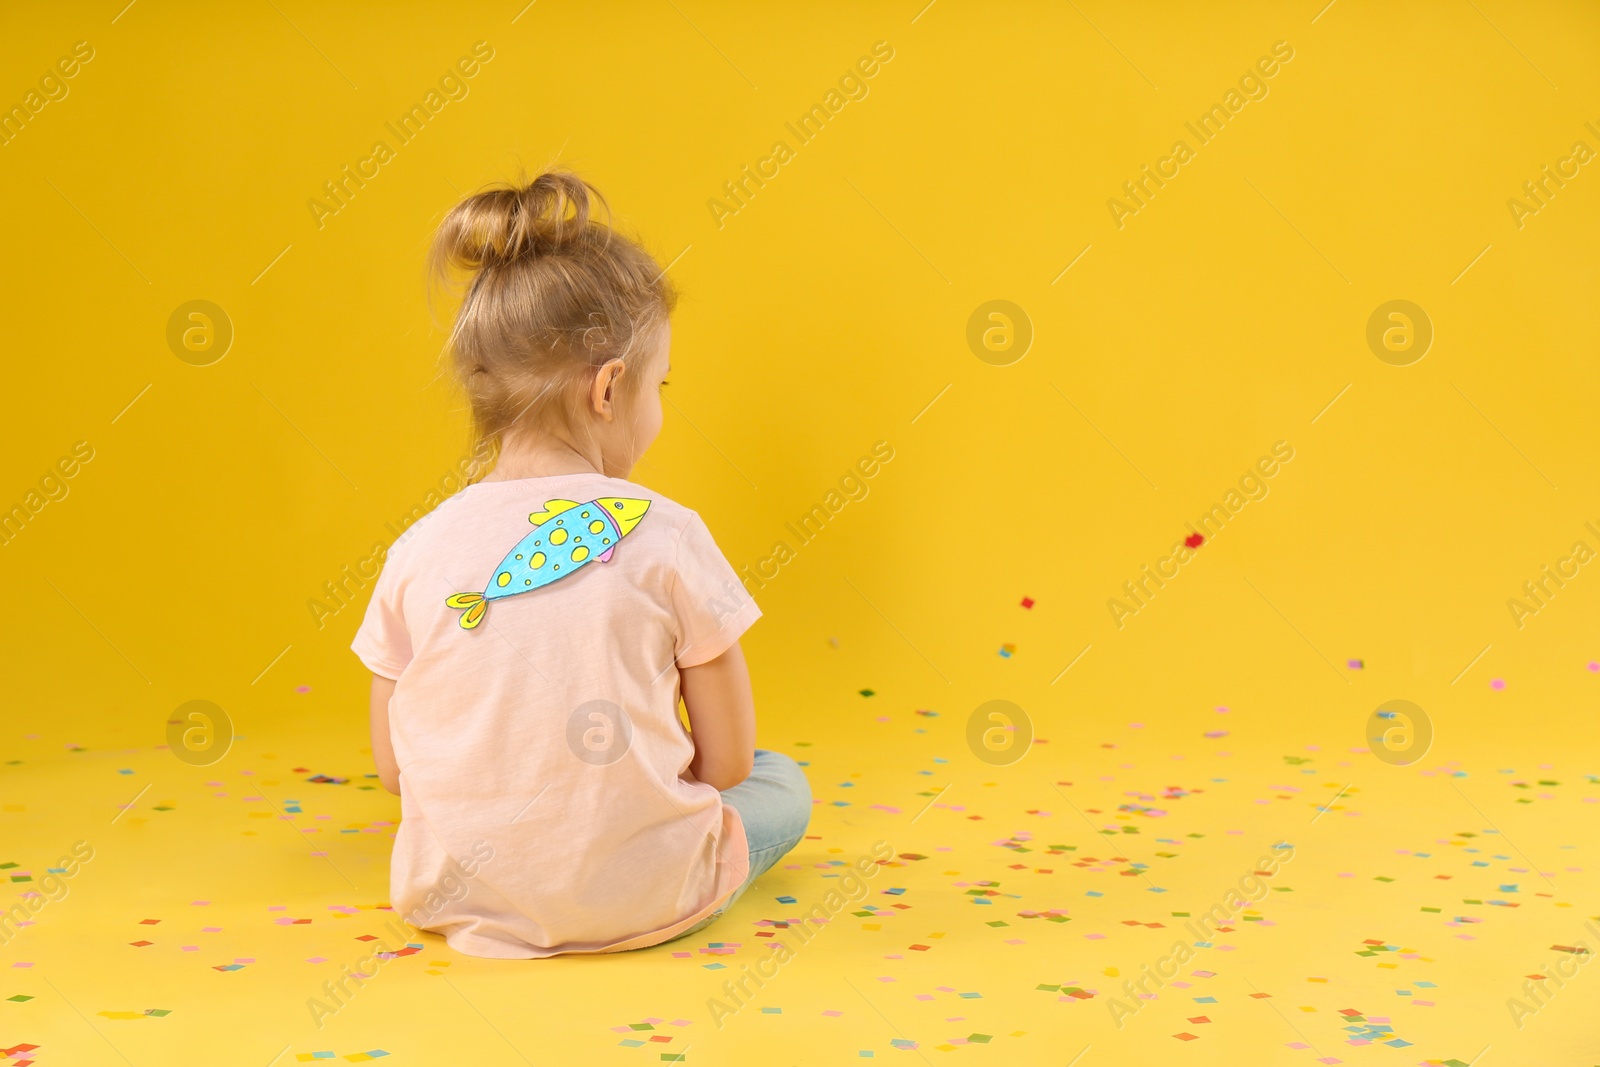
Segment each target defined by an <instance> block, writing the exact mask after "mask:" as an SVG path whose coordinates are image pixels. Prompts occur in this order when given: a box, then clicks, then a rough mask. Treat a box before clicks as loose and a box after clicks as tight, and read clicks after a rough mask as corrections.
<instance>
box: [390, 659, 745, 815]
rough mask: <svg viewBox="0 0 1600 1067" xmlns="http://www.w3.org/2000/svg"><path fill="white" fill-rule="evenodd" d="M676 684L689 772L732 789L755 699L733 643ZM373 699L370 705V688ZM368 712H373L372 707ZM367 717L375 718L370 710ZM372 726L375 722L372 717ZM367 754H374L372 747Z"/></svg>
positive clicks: (740, 777)
mask: <svg viewBox="0 0 1600 1067" xmlns="http://www.w3.org/2000/svg"><path fill="white" fill-rule="evenodd" d="M679 683H680V685H681V687H682V691H683V705H684V707H685V708H687V709H688V712H689V732H690V734H691V735H692V737H693V739H694V759H692V760H690V762H689V771H690V773H691V774H693V775H694V776H695V779H696V780H697V781H701V782H705V783H706V784H707V785H711V786H715V787H716V788H717V789H719V790H720V789H732V788H733V787H734V786H736V785H738V784H739V783H740V782H742V781H744V780H745V779H746V778H748V777H750V768H751V766H752V765H753V764H754V763H755V755H756V706H755V698H754V697H753V696H752V695H751V693H750V672H749V671H748V670H747V669H746V668H745V664H744V652H743V651H741V650H740V648H739V643H738V642H737V641H735V642H734V643H733V644H732V645H731V646H730V647H729V648H728V650H727V651H726V652H724V653H723V654H722V655H720V656H718V657H717V658H716V659H714V660H711V661H710V662H708V663H702V664H700V665H699V666H696V667H685V668H683V669H682V670H681V671H680V672H679ZM390 684H391V685H392V684H393V683H390ZM373 694H374V695H373V699H374V700H376V699H377V695H376V694H377V690H376V689H374V690H373ZM373 707H374V708H376V707H377V705H376V703H374V705H373ZM373 715H374V716H376V715H377V712H376V710H374V712H373ZM373 721H374V722H376V721H377V719H376V717H374V719H373ZM385 721H386V722H387V719H386V720H385ZM385 737H386V738H387V733H386V734H385ZM372 750H373V752H374V753H376V752H377V750H378V746H377V744H376V743H374V744H373V746H372ZM390 758H391V759H392V758H393V757H392V756H391V757H390Z"/></svg>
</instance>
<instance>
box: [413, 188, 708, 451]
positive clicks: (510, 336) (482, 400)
mask: <svg viewBox="0 0 1600 1067" xmlns="http://www.w3.org/2000/svg"><path fill="white" fill-rule="evenodd" d="M596 204H597V205H599V206H600V207H601V208H607V205H606V201H605V198H604V197H603V196H601V195H600V192H599V190H597V189H595V188H594V186H592V185H590V184H589V183H588V182H586V181H584V180H583V179H581V178H579V177H578V176H577V175H575V174H570V173H567V172H565V171H549V172H547V173H544V174H541V175H539V176H538V177H537V178H535V179H533V181H531V182H528V183H527V184H524V185H517V184H509V185H505V186H499V187H494V188H490V189H486V190H484V191H483V192H480V193H474V194H473V195H472V196H469V197H467V198H466V199H465V200H463V201H462V202H461V203H459V204H457V205H456V206H455V207H454V208H452V209H451V211H450V213H449V214H448V215H446V216H445V219H444V222H443V223H441V224H440V226H439V230H438V232H437V233H436V234H435V235H434V239H433V249H432V251H431V253H430V255H429V273H430V275H431V277H432V278H433V280H434V282H435V283H449V282H451V281H453V280H456V279H457V278H459V277H460V276H461V275H463V274H464V275H465V278H464V279H462V280H463V281H464V290H465V291H464V293H463V295H462V300H461V305H460V307H459V309H458V310H457V312H456V316H455V322H454V324H453V325H452V327H451V330H450V340H449V346H448V351H449V356H450V362H451V364H452V366H453V368H454V371H455V376H456V378H457V380H458V381H459V382H460V383H461V386H462V388H463V389H464V390H465V391H466V394H467V400H468V402H469V404H470V405H471V408H472V422H473V434H474V442H473V445H474V447H473V453H474V455H477V456H482V457H485V458H488V457H492V456H493V455H494V454H496V453H497V452H498V450H499V446H500V444H501V442H502V440H503V438H504V436H505V434H506V432H507V431H509V430H511V429H513V428H514V427H528V428H542V429H550V428H552V427H559V428H561V429H563V430H566V431H567V432H569V433H577V432H578V431H577V428H578V427H579V426H580V425H582V421H581V418H580V416H581V413H582V411H583V410H584V407H585V404H586V396H587V392H588V388H589V385H590V382H591V381H592V380H593V375H594V372H595V371H596V370H598V369H599V368H600V367H601V366H602V365H604V364H605V363H607V362H609V361H610V360H613V359H620V360H622V362H623V365H624V367H625V368H626V371H625V372H624V374H623V376H622V378H621V380H620V382H619V386H620V393H621V396H620V397H619V403H620V404H622V405H624V406H625V405H626V404H627V403H629V402H631V400H632V399H633V398H634V397H635V396H636V395H637V392H638V390H639V388H640V387H641V386H642V385H643V384H644V381H643V379H644V375H643V374H642V373H641V364H642V363H643V361H644V360H645V359H646V358H647V357H648V356H649V354H650V351H651V348H652V345H653V342H654V341H655V339H656V338H658V337H659V336H660V335H661V330H662V328H663V327H664V326H665V325H666V321H667V318H668V316H669V315H670V314H671V313H672V309H673V308H674V307H675V306H676V304H677V299H678V297H677V291H676V290H675V289H674V288H673V286H672V284H671V282H669V281H668V280H667V278H666V275H665V273H664V272H663V271H662V270H661V267H660V266H659V265H658V264H657V263H656V261H655V259H654V258H653V257H652V256H651V255H650V254H649V253H648V252H646V251H645V250H644V249H643V248H641V247H640V246H639V245H638V244H636V243H635V242H634V241H632V240H630V239H629V238H628V237H626V236H624V235H623V234H621V233H619V232H617V231H616V230H614V229H613V228H612V227H611V225H609V209H608V208H607V219H608V221H606V222H602V221H599V220H598V219H595V218H592V217H591V214H592V207H593V205H596ZM629 372H631V373H629Z"/></svg>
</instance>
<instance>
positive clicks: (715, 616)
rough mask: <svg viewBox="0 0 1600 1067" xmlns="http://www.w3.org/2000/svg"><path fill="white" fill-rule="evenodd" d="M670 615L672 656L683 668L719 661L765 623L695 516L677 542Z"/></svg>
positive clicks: (758, 610) (737, 577) (699, 519)
mask: <svg viewBox="0 0 1600 1067" xmlns="http://www.w3.org/2000/svg"><path fill="white" fill-rule="evenodd" d="M672 611H673V615H674V616H675V617H676V620H677V634H676V638H675V642H674V645H673V651H674V653H675V658H676V659H677V663H678V666H679V667H696V666H699V665H700V664H702V663H709V662H710V661H711V660H714V659H716V658H717V657H718V656H720V655H722V654H723V653H724V652H726V651H727V650H728V649H729V648H730V647H732V645H733V643H734V642H735V641H737V640H739V636H740V635H741V634H743V633H744V632H745V631H746V630H748V629H750V627H751V625H753V624H754V623H755V621H756V620H757V619H759V618H760V617H761V609H760V608H758V607H756V602H755V601H754V600H753V599H752V598H751V596H750V594H749V592H747V591H746V590H745V587H744V586H743V585H742V584H741V583H740V581H739V576H738V575H737V574H735V573H734V572H733V567H732V566H730V565H729V564H728V561H727V559H726V558H724V557H723V555H722V552H721V550H720V549H718V548H717V543H716V541H714V540H713V539H712V537H711V531H710V530H708V529H706V524H705V523H704V522H703V521H702V520H701V518H700V516H699V515H695V514H693V513H691V514H690V516H689V521H688V522H687V523H686V524H685V525H684V528H683V532H682V533H681V534H680V535H679V536H678V551H677V573H676V574H675V575H674V578H673V583H672Z"/></svg>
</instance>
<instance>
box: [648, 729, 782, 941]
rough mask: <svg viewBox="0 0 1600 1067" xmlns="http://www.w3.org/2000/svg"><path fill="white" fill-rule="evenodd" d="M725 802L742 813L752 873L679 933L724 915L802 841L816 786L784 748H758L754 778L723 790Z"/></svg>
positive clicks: (709, 922) (682, 934) (696, 929)
mask: <svg viewBox="0 0 1600 1067" xmlns="http://www.w3.org/2000/svg"><path fill="white" fill-rule="evenodd" d="M722 802H723V803H724V804H727V805H729V806H730V807H732V808H733V809H734V810H735V811H737V812H738V813H739V819H740V821H741V822H743V823H744V836H745V841H746V842H747V843H748V844H749V846H750V874H749V875H748V876H747V877H746V878H745V880H744V884H743V885H741V886H740V887H739V888H738V889H737V890H735V891H734V894H733V896H731V897H729V898H728V899H727V901H726V902H724V903H723V905H722V907H720V908H718V909H717V910H716V911H714V912H712V913H711V914H710V915H708V916H706V917H705V918H704V919H701V920H700V921H699V922H698V923H696V924H695V925H693V926H691V927H689V929H687V930H685V931H684V932H683V933H681V934H679V935H678V937H674V938H673V939H672V940H673V941H676V940H678V938H679V937H688V936H689V935H690V934H692V933H695V932H696V931H698V930H702V929H704V928H705V927H707V926H710V925H711V924H712V923H714V922H716V921H717V920H718V919H719V918H721V917H722V913H723V912H725V911H727V910H728V909H729V908H730V907H732V906H733V902H734V901H736V900H738V899H739V898H740V897H741V896H743V895H744V891H745V890H746V889H749V888H750V886H751V885H753V884H754V883H755V880H756V879H757V878H759V877H760V876H761V875H763V874H765V873H766V872H767V871H768V870H769V869H770V868H771V867H772V865H773V864H775V863H777V862H778V861H779V860H780V859H782V858H783V857H784V856H785V855H787V854H788V853H789V851H790V850H791V849H793V848H794V846H796V845H798V844H799V843H800V839H801V838H802V837H804V836H805V833H806V825H807V824H808V823H809V822H810V821H811V785H810V783H809V782H807V781H806V776H805V772H804V771H802V770H801V769H800V765H799V764H798V763H796V762H795V761H794V760H792V759H790V758H789V757H788V756H785V755H784V754H783V753H781V752H768V751H767V750H766V749H760V748H758V749H756V760H755V766H754V767H753V768H752V769H751V771H750V777H748V778H746V779H745V780H744V781H742V782H740V783H739V784H738V785H736V786H734V787H733V788H732V789H724V790H723V791H722Z"/></svg>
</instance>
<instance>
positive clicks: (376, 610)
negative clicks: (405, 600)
mask: <svg viewBox="0 0 1600 1067" xmlns="http://www.w3.org/2000/svg"><path fill="white" fill-rule="evenodd" d="M399 572H400V567H399V566H398V565H397V564H396V562H395V560H394V557H393V556H392V555H391V556H390V558H389V559H388V560H387V561H386V562H385V564H384V568H383V573H382V574H380V575H378V584H377V585H376V586H374V587H373V590H372V600H371V602H370V603H368V604H367V614H366V617H365V618H363V619H362V620H361V628H360V629H358V630H357V631H356V637H355V640H354V641H352V642H351V643H350V648H351V649H352V650H353V651H354V652H355V654H356V656H357V658H359V659H360V660H361V662H362V663H364V664H366V666H367V669H368V670H369V671H371V672H372V673H373V674H377V675H381V676H382V677H384V678H399V677H400V672H401V671H403V670H405V669H406V664H408V663H410V662H411V634H410V632H409V631H408V630H407V629H406V620H405V614H404V612H403V611H402V606H401V596H400V593H401V585H402V584H403V583H402V582H401V581H400V580H399V578H400V574H399Z"/></svg>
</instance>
